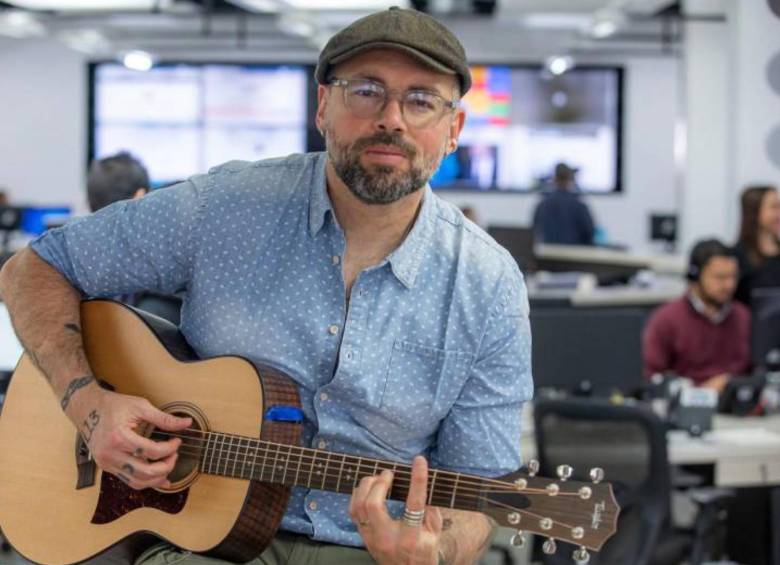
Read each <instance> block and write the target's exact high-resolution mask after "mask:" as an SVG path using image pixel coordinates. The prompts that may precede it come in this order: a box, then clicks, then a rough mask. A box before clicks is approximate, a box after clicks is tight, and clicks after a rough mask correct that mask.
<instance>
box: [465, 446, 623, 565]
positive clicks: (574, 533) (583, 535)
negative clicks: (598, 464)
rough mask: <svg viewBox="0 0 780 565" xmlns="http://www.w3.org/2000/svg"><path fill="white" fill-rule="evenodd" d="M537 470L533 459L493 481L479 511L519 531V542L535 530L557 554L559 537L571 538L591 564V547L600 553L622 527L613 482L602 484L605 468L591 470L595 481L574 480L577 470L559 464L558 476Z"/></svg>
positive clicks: (578, 552)
mask: <svg viewBox="0 0 780 565" xmlns="http://www.w3.org/2000/svg"><path fill="white" fill-rule="evenodd" d="M538 469H539V464H538V462H536V461H531V462H529V464H528V468H527V471H517V472H515V473H512V474H510V475H506V476H504V477H501V478H500V479H497V481H496V482H492V483H491V486H490V487H489V488H488V489H487V491H486V492H485V493H484V494H483V504H484V506H483V508H481V509H480V510H481V511H482V512H484V513H485V514H488V515H489V516H491V517H492V518H493V519H494V520H495V521H496V522H498V524H499V525H501V526H505V527H508V528H515V529H517V530H518V533H517V534H516V535H515V536H514V537H513V538H512V543H513V544H514V545H518V546H519V545H523V543H524V538H523V532H531V533H534V534H538V535H541V536H544V537H546V538H548V539H547V540H546V541H545V543H544V545H543V550H544V552H545V553H555V551H556V544H555V540H561V541H566V542H569V543H572V544H574V545H578V546H580V548H579V549H578V550H576V551H575V552H574V556H573V558H574V560H575V561H577V562H579V563H584V562H587V560H588V558H589V555H588V551H587V550H588V549H591V550H594V551H598V550H599V549H601V546H602V545H604V542H606V541H607V539H608V538H609V537H611V536H612V535H613V534H614V533H615V531H616V530H617V518H618V514H619V512H620V508H619V507H618V504H617V502H616V501H615V496H614V494H613V492H612V486H611V485H610V484H608V483H603V482H602V480H603V479H604V472H603V471H602V470H601V469H598V468H596V469H591V472H590V477H591V479H592V482H580V481H571V480H569V477H571V475H572V472H573V469H572V468H571V467H570V466H568V465H560V466H559V467H558V468H557V474H558V478H557V479H550V478H545V477H538V476H536V473H537V471H538ZM501 483H503V485H502V484H501ZM504 485H505V486H504Z"/></svg>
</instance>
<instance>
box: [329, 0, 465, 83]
mask: <svg viewBox="0 0 780 565" xmlns="http://www.w3.org/2000/svg"><path fill="white" fill-rule="evenodd" d="M382 48H385V49H398V50H400V51H404V52H405V53H408V54H409V55H411V56H413V57H415V58H416V59H418V60H419V61H420V62H422V63H424V64H426V65H428V66H429V67H431V68H433V69H435V70H437V71H439V72H442V73H448V74H455V75H458V79H459V81H460V90H461V95H463V94H465V93H466V92H467V91H468V89H469V88H471V73H470V72H469V65H468V62H467V61H466V52H465V50H464V49H463V45H461V44H460V41H458V38H457V37H455V35H454V34H453V33H452V32H451V31H450V30H449V29H447V28H446V27H445V26H444V25H443V24H441V23H440V22H438V21H437V20H436V19H435V18H433V17H431V16H429V15H428V14H424V13H422V12H418V11H417V10H405V9H402V8H398V7H392V8H390V9H388V10H384V11H382V12H376V13H374V14H371V15H369V16H366V17H364V18H361V19H359V20H357V21H356V22H354V23H352V24H351V25H349V26H347V27H345V28H344V29H342V30H341V31H339V32H338V33H337V34H336V35H334V36H333V37H331V38H330V41H328V43H327V44H326V45H325V47H324V48H323V49H322V52H321V53H320V58H319V61H318V62H317V69H316V70H315V71H314V77H315V78H316V79H317V82H318V83H320V84H326V83H327V82H328V78H329V76H328V75H329V73H330V70H331V68H332V67H333V65H337V64H339V63H342V62H344V61H346V60H347V59H351V58H352V57H354V56H355V55H357V54H359V53H362V52H364V51H368V50H369V49H382Z"/></svg>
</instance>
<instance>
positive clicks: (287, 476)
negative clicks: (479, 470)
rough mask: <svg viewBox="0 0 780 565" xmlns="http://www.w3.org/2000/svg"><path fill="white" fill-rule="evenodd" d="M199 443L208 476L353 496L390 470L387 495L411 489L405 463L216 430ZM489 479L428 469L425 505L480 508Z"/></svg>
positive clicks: (397, 497)
mask: <svg viewBox="0 0 780 565" xmlns="http://www.w3.org/2000/svg"><path fill="white" fill-rule="evenodd" d="M198 443H199V445H198V446H197V448H196V453H192V455H195V456H196V457H197V458H198V459H199V461H200V463H199V466H200V471H201V472H202V473H206V474H210V475H221V476H225V477H234V478H240V479H250V480H257V481H264V482H270V483H275V484H283V485H288V486H300V487H307V488H313V489H319V490H325V491H331V492H340V493H346V494H351V493H352V491H353V490H354V488H355V487H356V486H357V485H358V483H359V482H360V479H362V478H363V477H369V476H373V475H378V474H379V473H381V472H382V471H383V470H384V469H388V470H390V471H392V472H393V484H392V488H391V490H390V493H389V495H388V498H390V499H392V500H406V496H407V494H408V493H409V484H410V479H411V473H412V468H411V466H410V465H407V464H405V463H393V462H390V461H381V460H379V459H370V458H366V457H358V456H355V455H347V454H344V453H334V452H330V451H323V450H321V449H312V448H307V447H298V446H294V445H285V444H281V443H273V442H268V441H263V440H258V439H253V438H248V437H244V436H237V435H232V434H223V433H215V432H210V433H208V434H207V436H206V437H205V438H204V439H203V440H202V441H201V440H199V441H198ZM185 444H186V440H185ZM190 449H192V447H190ZM489 481H490V479H485V478H483V477H478V476H475V475H466V474H462V473H455V472H451V471H443V470H440V469H431V470H429V472H428V488H427V490H426V492H427V493H428V500H427V503H428V504H430V505H432V506H440V507H444V508H456V509H460V510H479V509H480V508H481V506H482V505H481V504H480V500H481V498H482V497H481V493H483V492H484V489H485V487H486V486H487V483H488V482H489Z"/></svg>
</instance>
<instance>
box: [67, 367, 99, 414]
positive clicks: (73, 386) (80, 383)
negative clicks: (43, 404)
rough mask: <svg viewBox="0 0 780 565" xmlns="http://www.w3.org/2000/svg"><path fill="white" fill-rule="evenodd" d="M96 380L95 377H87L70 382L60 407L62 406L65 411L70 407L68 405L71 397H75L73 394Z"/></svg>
mask: <svg viewBox="0 0 780 565" xmlns="http://www.w3.org/2000/svg"><path fill="white" fill-rule="evenodd" d="M94 380H95V377H93V376H92V375H87V376H86V377H80V378H78V379H73V380H72V381H70V384H69V385H68V388H67V389H66V390H65V394H64V395H63V396H62V400H60V406H62V409H63V410H65V409H66V408H67V407H68V403H69V402H70V397H71V396H73V394H74V393H75V392H76V391H77V390H78V389H80V388H82V387H85V386H87V385H88V384H89V383H91V382H92V381H94Z"/></svg>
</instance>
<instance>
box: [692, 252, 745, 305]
mask: <svg viewBox="0 0 780 565" xmlns="http://www.w3.org/2000/svg"><path fill="white" fill-rule="evenodd" d="M738 272H739V267H738V265H737V260H736V259H735V258H733V257H713V258H712V259H710V260H709V261H707V264H706V265H705V266H704V268H703V269H702V271H701V275H700V276H699V281H698V289H699V295H700V297H701V299H702V300H704V301H705V302H708V303H709V304H711V305H713V306H717V307H722V306H724V305H725V304H727V303H728V302H730V301H731V299H732V298H733V296H734V291H735V290H736V288H737V275H738Z"/></svg>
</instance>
